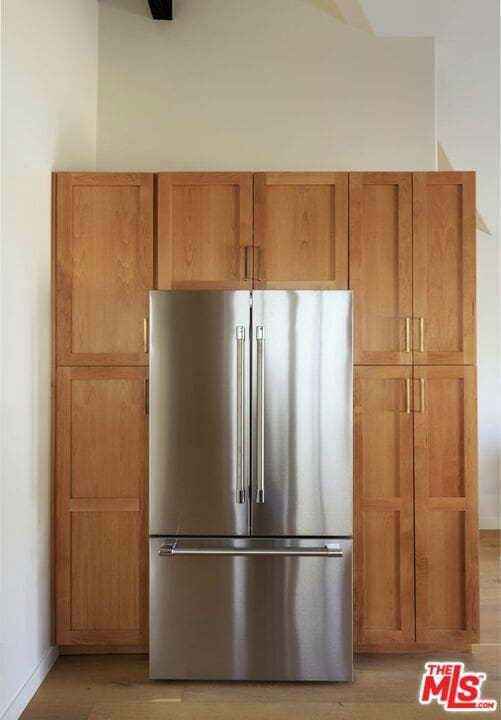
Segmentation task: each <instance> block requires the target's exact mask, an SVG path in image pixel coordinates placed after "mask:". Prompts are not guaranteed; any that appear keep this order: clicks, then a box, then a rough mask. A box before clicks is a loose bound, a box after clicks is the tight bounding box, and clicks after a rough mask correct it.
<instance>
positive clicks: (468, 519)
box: [350, 172, 478, 649]
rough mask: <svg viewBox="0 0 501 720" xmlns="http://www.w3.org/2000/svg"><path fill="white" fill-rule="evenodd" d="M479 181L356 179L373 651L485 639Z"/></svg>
mask: <svg viewBox="0 0 501 720" xmlns="http://www.w3.org/2000/svg"><path fill="white" fill-rule="evenodd" d="M474 183H475V180H474V173H435V172H432V173H414V174H411V173H353V174H352V175H351V176H350V230H351V235H350V287H351V288H352V289H353V292H354V307H355V312H354V359H355V363H357V365H358V366H357V367H356V368H355V389H354V396H355V426H354V427H355V432H354V493H355V518H354V525H355V535H354V562H355V599H356V603H355V605H356V613H355V642H356V644H357V646H358V647H359V648H361V649H362V648H363V649H379V648H381V649H391V648H398V647H399V646H402V645H405V646H409V647H410V648H411V647H420V646H421V647H423V648H424V647H437V648H440V647H443V648H446V647H447V648H453V647H455V648H465V647H467V646H468V645H469V644H471V643H472V642H474V641H475V640H476V639H477V637H478V521H477V459H476V415H475V408H476V376H475V368H474V367H473V363H474V362H475V322H474V321H475V189H474V188H475V186H474ZM375 547H379V548H381V547H384V552H382V553H381V554H379V553H378V552H377V551H375V550H374V548H375Z"/></svg>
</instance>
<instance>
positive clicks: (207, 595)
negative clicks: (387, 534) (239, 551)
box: [150, 537, 352, 681]
mask: <svg viewBox="0 0 501 720" xmlns="http://www.w3.org/2000/svg"><path fill="white" fill-rule="evenodd" d="M175 541H176V538H173V537H170V538H167V537H166V538H152V539H151V540H150V571H151V572H150V581H151V593H150V677H151V678H153V679H160V678H163V679H191V680H247V681H260V680H261V681H262V680H282V681H285V680H324V681H329V680H351V679H352V635H351V627H352V600H351V587H352V580H351V574H352V570H351V546H352V543H351V540H339V539H336V540H335V542H337V543H339V545H340V546H341V548H342V551H343V557H342V558H335V559H333V558H329V557H304V556H298V555H289V556H283V555H282V556H273V555H271V556H261V557H246V556H238V555H237V556H236V555H231V556H228V557H224V556H214V557H207V556H198V557H197V556H193V555H191V556H180V557H175V556H171V557H165V556H164V557H161V556H159V554H158V553H159V550H160V547H161V545H162V544H165V543H167V544H168V543H174V542H175ZM191 541H192V542H193V543H194V545H196V546H198V547H199V546H200V539H199V538H193V539H192V540H191ZM183 542H188V541H187V540H183ZM224 542H226V543H227V545H226V546H227V547H228V548H232V549H235V548H243V549H245V548H250V547H251V546H256V547H260V546H262V547H266V548H269V549H273V550H279V549H280V548H283V547H284V545H285V546H287V545H294V546H302V547H304V548H308V547H319V546H320V545H322V544H323V543H324V542H325V539H322V538H320V539H319V538H316V539H308V540H306V539H304V540H279V539H264V538H263V539H261V538H256V539H249V538H247V539H244V538H241V539H239V538H237V539H229V538H227V539H226V540H225V539H224V538H214V539H212V538H211V539H205V540H204V541H203V545H205V546H206V544H211V543H216V544H217V545H218V546H219V547H221V544H222V543H224Z"/></svg>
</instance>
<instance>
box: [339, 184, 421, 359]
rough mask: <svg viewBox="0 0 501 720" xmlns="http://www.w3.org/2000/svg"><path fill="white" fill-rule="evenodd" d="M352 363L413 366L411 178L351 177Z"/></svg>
mask: <svg viewBox="0 0 501 720" xmlns="http://www.w3.org/2000/svg"><path fill="white" fill-rule="evenodd" d="M350 288H351V289H352V290H353V292H354V300H353V309H354V313H353V314H354V319H353V320H354V322H353V326H354V362H355V363H358V364H364V365H375V364H381V365H393V364H396V365H411V364H412V348H411V341H412V338H411V333H412V176H411V173H351V175H350Z"/></svg>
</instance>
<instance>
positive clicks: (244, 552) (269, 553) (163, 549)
mask: <svg viewBox="0 0 501 720" xmlns="http://www.w3.org/2000/svg"><path fill="white" fill-rule="evenodd" d="M158 554H159V555H160V556H162V557H165V556H167V557H170V556H172V555H198V556H201V555H206V556H222V555H229V556H231V557H235V556H241V557H273V556H280V557H284V556H296V557H309V556H311V557H336V558H342V557H343V549H342V547H341V545H339V543H325V545H324V546H323V547H309V548H306V547H305V548H283V549H280V548H254V549H252V548H223V547H222V548H217V547H213V548H209V547H199V548H195V547H184V548H183V547H177V544H176V543H164V544H163V545H161V546H160V550H159V551H158Z"/></svg>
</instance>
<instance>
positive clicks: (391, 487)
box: [353, 366, 414, 646]
mask: <svg viewBox="0 0 501 720" xmlns="http://www.w3.org/2000/svg"><path fill="white" fill-rule="evenodd" d="M411 378H412V369H411V368H406V367H396V366H393V367H363V366H358V367H355V385H354V437H353V444H354V507H355V514H354V542H353V549H354V553H355V554H354V604H355V613H354V616H355V621H354V623H355V626H354V633H355V644H356V645H364V646H365V645H371V644H372V645H397V646H398V645H402V644H408V643H411V642H413V641H414V524H413V519H414V518H413V500H414V499H413V465H412V463H413V455H412V454H413V448H412V398H411V383H412V379H411Z"/></svg>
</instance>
